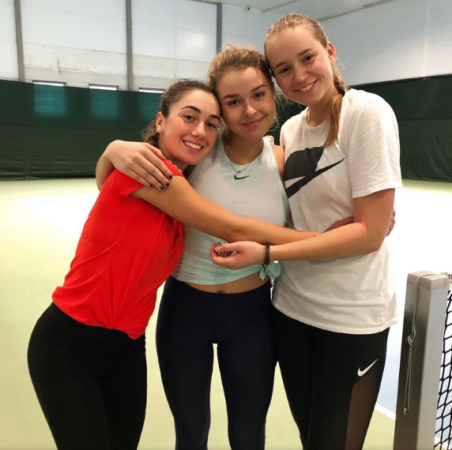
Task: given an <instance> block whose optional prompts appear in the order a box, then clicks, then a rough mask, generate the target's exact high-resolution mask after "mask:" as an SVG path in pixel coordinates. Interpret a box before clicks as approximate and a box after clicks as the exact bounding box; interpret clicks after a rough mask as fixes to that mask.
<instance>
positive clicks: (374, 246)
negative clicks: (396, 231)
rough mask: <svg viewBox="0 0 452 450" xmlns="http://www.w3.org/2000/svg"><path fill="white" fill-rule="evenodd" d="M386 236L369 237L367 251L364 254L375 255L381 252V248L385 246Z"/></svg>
mask: <svg viewBox="0 0 452 450" xmlns="http://www.w3.org/2000/svg"><path fill="white" fill-rule="evenodd" d="M384 239H385V236H380V235H370V236H368V239H367V242H366V251H365V252H364V254H366V255H367V254H369V253H374V252H377V251H378V250H380V248H381V246H382V245H383V242H384Z"/></svg>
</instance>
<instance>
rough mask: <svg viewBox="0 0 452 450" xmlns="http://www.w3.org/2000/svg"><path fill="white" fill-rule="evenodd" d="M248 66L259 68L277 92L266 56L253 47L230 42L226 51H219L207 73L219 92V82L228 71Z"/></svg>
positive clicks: (212, 85) (212, 86) (210, 82)
mask: <svg viewBox="0 0 452 450" xmlns="http://www.w3.org/2000/svg"><path fill="white" fill-rule="evenodd" d="M248 67H254V68H256V69H257V70H259V71H260V72H261V73H262V75H264V76H265V78H266V79H267V80H268V83H269V85H270V87H271V89H272V91H273V92H275V85H274V84H273V78H272V73H271V70H270V67H269V65H268V64H267V61H266V60H265V56H264V55H263V54H262V53H260V52H258V51H257V50H253V49H252V48H247V47H236V46H235V45H232V44H229V45H228V47H227V49H226V50H225V51H224V52H221V53H218V54H217V55H216V56H215V57H214V58H213V60H212V62H211V63H210V67H209V72H208V74H207V78H208V80H209V84H210V87H211V88H212V89H213V90H214V91H215V92H217V87H218V82H219V81H220V79H221V77H222V76H223V75H224V74H225V73H226V72H228V71H229V70H242V69H247V68H248Z"/></svg>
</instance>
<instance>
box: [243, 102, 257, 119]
mask: <svg viewBox="0 0 452 450" xmlns="http://www.w3.org/2000/svg"><path fill="white" fill-rule="evenodd" d="M256 112H257V111H256V109H255V108H254V106H253V105H252V104H251V102H247V103H246V104H245V115H246V116H248V117H252V116H254V114H256Z"/></svg>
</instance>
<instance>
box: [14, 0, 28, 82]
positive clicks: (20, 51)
mask: <svg viewBox="0 0 452 450" xmlns="http://www.w3.org/2000/svg"><path fill="white" fill-rule="evenodd" d="M14 18H15V21H16V41H17V67H18V69H19V81H25V64H24V41H23V38H22V14H21V8H20V0H14Z"/></svg>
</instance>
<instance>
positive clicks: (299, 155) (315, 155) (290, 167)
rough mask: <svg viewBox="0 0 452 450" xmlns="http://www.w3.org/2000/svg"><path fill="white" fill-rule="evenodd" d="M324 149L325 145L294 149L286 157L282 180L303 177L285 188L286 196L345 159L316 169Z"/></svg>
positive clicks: (289, 195) (290, 195)
mask: <svg viewBox="0 0 452 450" xmlns="http://www.w3.org/2000/svg"><path fill="white" fill-rule="evenodd" d="M324 149H325V147H323V146H322V147H313V148H306V149H304V150H296V151H295V152H293V153H292V154H291V155H290V156H289V157H288V158H287V161H286V163H285V166H284V181H289V180H293V179H294V178H301V177H303V178H301V180H298V181H297V182H295V183H294V184H292V185H291V186H289V187H288V188H286V194H287V197H289V198H290V197H292V195H294V194H296V193H297V192H298V191H299V190H300V189H301V188H302V187H303V186H306V185H307V184H308V183H309V182H311V181H312V180H313V179H314V178H316V177H318V176H319V175H321V174H322V173H325V172H326V171H328V170H330V169H332V168H333V167H334V166H337V165H338V164H340V163H341V162H342V161H343V160H344V159H345V158H343V159H341V160H340V161H338V162H335V163H334V164H331V165H329V166H326V167H322V168H321V169H317V165H318V163H319V161H320V158H321V157H322V155H323V150H324Z"/></svg>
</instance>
